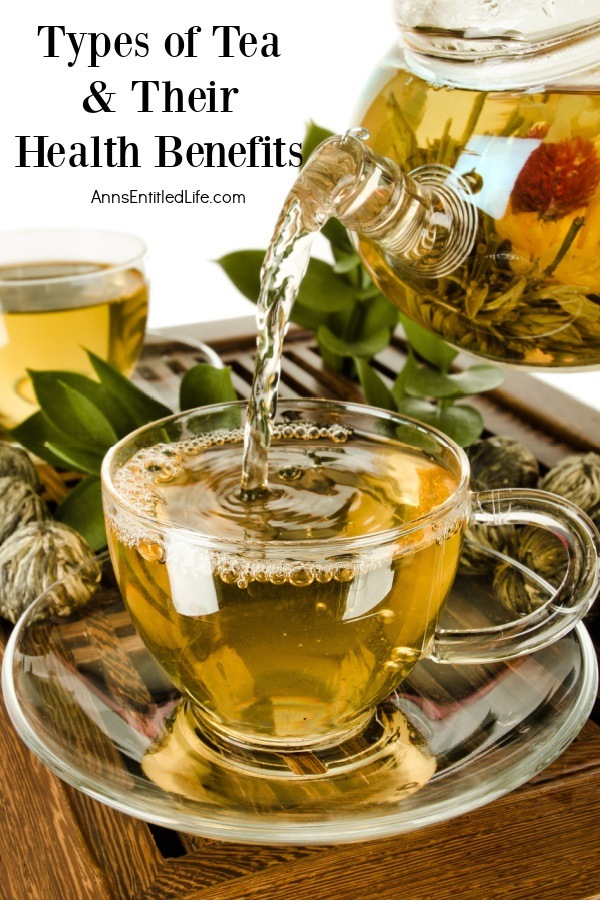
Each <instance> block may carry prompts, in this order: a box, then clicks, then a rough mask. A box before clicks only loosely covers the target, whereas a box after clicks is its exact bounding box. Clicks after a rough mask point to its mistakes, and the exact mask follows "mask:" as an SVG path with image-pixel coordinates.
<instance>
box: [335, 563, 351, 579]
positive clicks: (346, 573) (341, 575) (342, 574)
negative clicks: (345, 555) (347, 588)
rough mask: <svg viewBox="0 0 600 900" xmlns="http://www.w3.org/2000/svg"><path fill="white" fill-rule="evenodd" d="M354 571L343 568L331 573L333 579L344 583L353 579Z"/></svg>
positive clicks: (347, 567)
mask: <svg viewBox="0 0 600 900" xmlns="http://www.w3.org/2000/svg"><path fill="white" fill-rule="evenodd" d="M354 575H355V571H354V569H351V568H350V567H349V566H344V568H343V569H338V570H337V571H335V572H334V573H333V577H334V578H335V580H336V581H341V582H346V581H352V580H353V579H354Z"/></svg>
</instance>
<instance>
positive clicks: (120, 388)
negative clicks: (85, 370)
mask: <svg viewBox="0 0 600 900" xmlns="http://www.w3.org/2000/svg"><path fill="white" fill-rule="evenodd" d="M86 352H87V355H88V356H89V358H90V362H91V363H92V365H93V367H94V370H95V372H96V374H97V375H98V378H99V379H100V382H101V383H102V385H103V386H104V387H105V388H106V390H107V391H108V393H109V394H110V395H111V396H112V397H115V398H116V399H117V400H118V401H119V402H120V403H122V404H123V405H124V406H125V407H126V408H127V410H128V411H129V414H130V415H131V417H132V419H133V421H134V422H135V426H136V427H139V426H140V425H146V424H147V423H148V422H153V421H154V420H155V419H164V418H165V416H171V415H172V414H173V410H171V409H169V407H168V406H165V405H164V403H160V402H159V401H158V400H154V398H153V397H149V396H148V394H145V393H144V391H141V390H140V389H139V388H138V387H136V386H135V384H133V382H131V381H130V380H129V378H126V377H125V375H122V374H121V373H120V372H119V371H117V369H115V368H114V366H111V365H110V363H107V362H105V361H104V360H103V359H100V357H99V356H96V354H95V353H92V352H91V350H87V351H86Z"/></svg>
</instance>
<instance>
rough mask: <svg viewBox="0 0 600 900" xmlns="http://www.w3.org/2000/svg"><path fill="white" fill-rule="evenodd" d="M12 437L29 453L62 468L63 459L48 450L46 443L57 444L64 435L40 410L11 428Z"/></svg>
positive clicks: (63, 438)
mask: <svg viewBox="0 0 600 900" xmlns="http://www.w3.org/2000/svg"><path fill="white" fill-rule="evenodd" d="M10 434H11V435H12V437H13V438H14V439H15V440H16V441H18V442H19V443H20V444H22V446H23V447H26V448H27V450H29V451H30V452H31V453H34V454H35V455H36V456H39V457H40V459H43V460H45V461H46V462H48V463H50V465H52V466H58V467H59V468H62V467H63V466H64V460H63V459H62V458H61V457H59V456H56V454H54V453H52V451H51V450H49V448H48V445H50V444H53V445H54V444H56V445H59V444H61V443H62V442H64V440H65V435H64V434H63V433H62V431H59V430H58V428H55V427H54V425H53V424H52V422H51V421H50V419H49V418H48V417H47V416H45V415H44V413H43V412H42V411H41V410H38V412H35V413H33V415H31V416H29V418H27V419H25V421H24V422H21V424H20V425H17V426H16V427H15V428H13V429H11V432H10Z"/></svg>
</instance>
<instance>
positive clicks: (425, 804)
mask: <svg viewBox="0 0 600 900" xmlns="http://www.w3.org/2000/svg"><path fill="white" fill-rule="evenodd" d="M486 552H487V551H486ZM101 563H102V580H101V582H100V583H99V585H98V589H97V591H96V593H95V595H94V597H93V600H92V602H91V603H90V605H89V606H88V607H87V608H86V609H85V610H83V611H80V612H79V614H78V615H77V616H74V617H71V618H68V619H67V618H65V619H61V618H58V617H53V618H52V617H49V616H48V615H47V613H46V609H47V608H48V605H49V602H50V600H49V597H48V595H47V594H46V595H42V597H40V598H39V599H38V600H37V601H36V603H35V604H33V606H31V607H30V609H29V610H28V612H27V613H26V615H25V616H24V617H23V618H22V619H21V621H20V623H19V625H18V626H17V627H16V629H15V631H14V633H13V636H12V638H11V641H10V643H9V646H8V648H7V651H6V655H5V660H4V667H3V688H4V695H5V700H6V704H7V708H8V711H9V713H10V716H11V718H12V720H13V722H14V724H15V727H16V728H17V731H18V732H19V734H20V735H21V737H22V738H23V740H24V741H25V743H26V744H27V745H28V746H29V747H30V748H31V750H33V752H34V753H35V754H36V755H37V756H38V757H39V758H40V759H41V760H42V761H43V762H44V763H45V764H46V765H47V766H49V768H51V769H52V770H53V771H54V772H56V773H57V774H58V775H60V777H62V778H64V779H65V780H66V781H68V782H69V783H70V784H73V785H75V786H76V787H78V788H80V789H82V790H84V791H85V792H86V793H88V794H90V795H91V796H93V797H96V798H97V799H98V800H101V801H103V802H105V803H107V804H109V805H110V806H113V807H116V808H117V809H120V810H122V811H124V812H126V813H130V814H131V815H134V816H138V817H139V818H142V819H146V820H148V821H151V822H155V823H157V824H160V825H165V826H168V827H171V828H175V829H178V830H180V831H187V832H190V833H194V834H200V835H204V836H207V837H213V838H220V839H224V840H236V841H253V842H261V843H266V842H273V843H288V844H290V843H296V844H298V843H313V844H314V843H319V842H321V843H335V842H341V841H356V840H366V839H369V838H375V837H382V836H385V835H390V834H397V833H401V832H404V831H410V830H412V829H416V828H419V827H421V826H424V825H428V824H432V823H434V822H438V821H442V820H445V819H448V818H451V817H452V816H455V815H458V814H460V813H462V812H466V811H468V810H470V809H474V808H475V807H477V806H481V805H482V804H484V803H487V802H489V801H491V800H493V799H494V798H495V797H498V796H500V795H502V794H504V793H506V792H507V791H509V790H512V789H513V788H515V787H517V786H518V785H519V784H522V783H523V782H524V781H526V780H528V779H529V778H531V777H532V776H533V775H534V774H535V773H536V772H538V771H540V770H541V769H542V768H544V767H545V766H547V765H548V764H549V763H550V762H552V760H553V759H555V758H556V757H557V756H558V755H559V754H560V753H561V752H562V751H563V750H564V748H565V747H566V746H567V745H568V744H569V743H570V741H572V740H573V738H574V737H575V736H576V735H577V733H578V731H579V730H580V728H581V727H582V725H583V724H584V722H585V720H586V718H587V716H588V715H589V713H590V710H591V707H592V704H593V702H594V698H595V692H596V684H597V665H596V660H595V654H594V651H593V648H592V645H591V641H590V639H589V637H588V635H587V632H586V631H585V628H584V627H583V626H582V625H579V626H577V628H576V629H575V631H573V632H572V633H571V634H570V635H568V636H567V637H565V638H562V639H561V640H560V641H559V642H558V643H556V644H554V645H553V646H551V647H548V648H546V649H544V650H541V651H538V652H536V653H535V654H532V655H530V656H526V657H521V658H520V659H517V660H513V661H512V662H510V663H500V664H494V665H485V666H483V665H481V666H461V667H458V666H449V665H439V664H434V663H431V662H421V663H419V664H418V665H417V666H416V668H415V669H414V670H413V673H412V675H411V677H410V678H409V679H408V680H407V681H405V682H404V683H403V684H402V685H401V687H400V689H399V690H398V691H397V692H396V693H395V694H393V695H392V696H391V697H389V698H388V700H387V701H386V703H385V704H382V706H381V707H380V708H379V710H378V715H377V717H376V719H375V720H373V723H372V725H371V726H370V728H371V732H370V734H369V735H368V739H369V740H370V741H371V746H372V742H373V741H377V740H378V735H379V733H380V732H381V734H384V733H385V734H386V735H387V737H386V740H385V742H384V741H382V747H385V750H382V752H381V754H379V755H377V754H375V755H374V756H372V757H371V756H370V757H369V759H371V758H372V762H369V764H368V766H367V767H364V768H362V769H361V770H360V773H361V774H360V778H357V777H356V776H355V775H352V776H350V775H348V774H347V773H346V772H345V771H344V768H343V766H342V767H338V769H337V770H335V771H331V772H328V771H325V772H323V767H322V765H321V761H319V765H315V764H314V760H312V759H311V754H310V753H306V754H294V755H293V758H291V757H283V756H282V758H281V767H280V769H279V770H278V771H277V773H271V774H269V775H267V776H266V777H263V776H261V777H257V775H256V772H255V771H248V770H247V767H245V765H244V759H243V757H242V756H241V755H240V758H239V759H234V760H232V759H231V758H228V760H227V767H225V766H222V765H221V760H222V756H221V753H220V748H219V746H218V743H212V742H211V740H210V739H209V737H208V736H207V735H205V734H202V735H201V734H199V733H198V730H197V726H196V724H195V720H194V718H193V715H192V713H191V710H190V708H189V706H188V704H187V703H186V702H185V701H183V700H182V699H181V698H180V696H179V694H178V693H177V692H176V690H175V689H174V688H173V686H172V685H171V683H170V682H169V681H168V679H167V678H166V676H165V675H164V673H163V672H162V670H161V669H160V668H159V667H158V666H157V664H156V663H155V662H154V661H153V659H152V657H151V656H150V655H149V654H148V652H147V650H146V648H145V646H144V645H143V643H142V641H141V640H140V638H139V637H138V635H137V633H136V631H135V629H134V627H133V625H132V623H131V619H130V617H129V614H128V612H127V610H126V609H125V607H124V605H123V603H122V601H121V598H120V595H119V592H118V590H117V588H116V586H115V582H114V578H113V574H112V568H111V565H110V561H109V560H108V557H107V556H104V557H102V558H101ZM94 565H97V563H94ZM446 616H447V623H448V624H449V627H452V626H453V625H455V624H457V623H460V625H461V626H462V627H469V626H472V627H480V626H481V624H484V623H485V622H487V623H488V624H489V623H497V621H498V610H497V603H496V601H495V600H494V598H493V595H492V594H491V591H490V590H489V588H488V586H487V584H486V580H485V578H484V577H480V576H464V577H459V578H458V579H457V581H456V583H455V586H454V588H453V591H452V596H451V599H450V602H449V604H448V609H447V613H446ZM444 624H445V623H444ZM390 733H391V734H392V735H393V737H394V739H393V741H391V742H390V741H389V735H390ZM363 739H365V735H364V734H363V735H361V736H359V737H358V738H357V739H356V740H355V741H352V746H351V747H349V748H348V752H349V754H354V755H355V754H356V753H360V751H361V747H360V743H357V742H360V740H363Z"/></svg>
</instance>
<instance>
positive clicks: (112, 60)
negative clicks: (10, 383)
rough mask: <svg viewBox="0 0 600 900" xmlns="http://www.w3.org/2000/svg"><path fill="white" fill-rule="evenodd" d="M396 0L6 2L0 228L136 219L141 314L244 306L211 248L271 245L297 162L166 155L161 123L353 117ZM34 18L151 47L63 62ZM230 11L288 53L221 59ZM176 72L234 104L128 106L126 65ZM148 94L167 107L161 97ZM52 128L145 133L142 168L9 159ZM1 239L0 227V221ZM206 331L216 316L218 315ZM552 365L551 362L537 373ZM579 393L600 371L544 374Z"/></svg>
mask: <svg viewBox="0 0 600 900" xmlns="http://www.w3.org/2000/svg"><path fill="white" fill-rule="evenodd" d="M391 6H392V4H391V0H376V2H372V3H365V2H364V0H302V2H301V3H294V4H291V3H286V2H281V0H254V2H249V0H206V2H203V3H201V2H198V0H195V2H192V0H177V2H175V3H170V4H169V3H153V4H147V3H141V2H139V0H127V2H123V0H104V2H103V3H102V4H99V5H94V7H92V4H91V3H82V2H81V0H51V2H48V0H29V2H26V3H20V4H18V5H16V4H15V5H12V6H11V9H10V12H9V11H8V10H6V9H5V11H4V14H3V16H2V20H3V21H2V28H0V75H1V79H2V119H1V126H0V128H1V132H0V179H1V184H2V194H1V204H2V205H1V207H0V227H1V228H2V229H12V228H23V227H29V226H36V227H42V226H90V227H96V228H107V229H117V230H123V231H130V232H133V233H136V234H138V235H140V237H142V238H143V239H144V240H145V242H146V243H147V245H148V264H149V272H150V276H151V281H152V299H151V316H150V326H151V327H160V326H166V325H176V324H180V323H186V322H198V321H210V320H220V319H223V318H227V317H237V316H240V315H247V314H248V313H251V312H252V311H253V307H251V305H250V304H249V303H247V301H245V300H243V298H241V296H240V295H239V294H238V293H237V291H236V290H235V288H233V286H232V285H231V284H230V283H229V282H228V280H227V278H226V277H225V276H224V275H223V274H222V273H221V271H220V269H219V267H218V266H216V265H215V263H214V262H212V261H213V260H215V259H217V258H219V257H220V256H222V255H224V254H226V253H229V252H231V251H233V250H236V249H241V248H245V247H264V246H265V245H266V243H267V241H268V239H269V237H270V235H271V232H272V229H273V225H274V221H275V218H276V216H277V212H278V210H279V207H280V205H281V201H282V200H283V197H284V196H285V194H286V192H287V190H288V188H289V186H290V184H291V182H292V180H293V178H294V176H295V174H297V170H296V169H293V168H286V169H274V168H272V169H262V168H257V169H250V168H247V167H241V168H238V169H235V168H223V169H218V168H215V169H209V168H205V167H200V168H190V167H189V166H187V165H182V166H181V167H179V168H173V169H159V168H155V163H156V140H155V137H154V136H155V135H157V134H174V135H178V136H179V137H180V138H181V139H182V141H183V144H184V146H185V145H187V144H188V143H191V142H193V141H199V142H206V141H222V142H223V143H225V144H226V145H229V144H231V143H234V142H238V141H239V142H242V143H246V142H247V141H248V140H249V139H250V138H251V137H252V136H253V135H270V136H271V138H273V139H274V138H277V137H281V138H282V139H283V140H284V141H286V142H287V143H288V144H289V143H292V142H296V141H300V140H301V139H302V135H303V133H304V128H305V124H306V122H307V121H308V120H310V119H314V120H315V121H316V122H318V123H319V124H321V125H323V126H325V127H328V128H331V129H332V130H336V131H339V130H343V129H345V128H346V127H347V126H348V125H349V124H353V119H352V117H353V110H354V108H355V106H356V104H357V103H358V101H359V99H360V96H361V93H362V92H363V90H364V87H365V84H366V83H367V81H368V79H369V77H370V75H371V73H372V72H373V70H374V68H375V66H376V64H377V62H378V60H380V59H381V57H382V56H383V55H384V53H385V51H386V50H387V49H388V48H389V47H390V46H391V44H392V42H393V41H394V39H395V27H394V22H393V13H392V8H391ZM40 25H63V26H64V27H65V28H66V29H67V30H68V31H74V32H90V31H96V32H98V31H103V32H106V33H107V34H108V35H109V36H111V37H112V38H114V37H116V35H117V34H119V33H120V32H128V33H129V34H131V35H135V34H137V33H138V32H147V33H148V43H149V45H150V52H149V54H148V56H147V57H146V58H144V59H140V58H135V57H133V55H132V56H130V57H129V58H127V59H120V58H118V57H117V56H116V55H115V54H113V53H111V54H110V55H109V56H108V57H107V58H106V59H105V60H104V61H101V62H100V65H99V67H98V68H89V67H88V63H89V56H88V54H87V52H86V51H87V49H88V46H89V45H88V43H87V42H85V43H84V45H83V47H82V50H81V53H80V57H79V59H78V61H77V62H76V63H75V64H74V65H73V66H71V67H69V66H68V62H69V61H71V60H72V59H73V51H72V48H71V47H70V44H69V42H68V39H67V38H64V39H62V38H61V39H60V40H59V42H58V44H57V51H58V52H59V53H60V56H59V57H58V58H54V59H50V58H44V54H45V52H46V46H47V44H46V38H45V37H39V36H38V35H37V28H38V26H40ZM192 25H200V26H201V27H202V33H201V35H200V36H199V38H197V44H196V49H197V54H198V55H197V57H196V58H193V59H185V58H180V59H171V58H169V57H168V56H167V54H166V52H165V50H164V39H165V37H166V36H167V35H168V34H169V33H171V32H174V31H179V32H185V31H186V30H187V29H188V28H189V27H190V26H192ZM217 25H239V26H240V28H241V30H242V32H253V33H254V34H256V35H257V36H258V37H259V38H260V37H261V36H262V35H263V34H264V33H266V32H275V33H276V34H277V35H278V38H279V47H280V52H281V57H280V58H279V59H273V58H263V57H262V56H261V55H259V54H257V55H256V56H254V57H253V58H249V59H246V58H244V57H243V56H242V55H241V54H239V53H237V54H236V56H235V57H234V58H232V59H223V58H219V52H220V41H219V40H218V39H216V38H214V37H213V36H212V29H213V26H217ZM141 79H152V80H170V81H171V84H172V85H173V86H177V87H181V88H183V89H185V90H186V91H190V90H192V89H193V88H195V87H208V83H209V81H211V80H213V81H215V82H216V84H217V86H219V87H221V86H223V87H237V88H238V89H239V92H240V93H239V94H238V95H236V96H235V97H234V98H233V104H232V105H233V112H231V113H206V112H201V113H194V112H191V111H187V112H184V113H165V112H160V111H155V112H153V113H147V114H144V113H139V112H137V108H138V102H137V100H136V96H137V95H134V94H133V93H132V92H131V88H130V85H131V82H132V81H134V80H141ZM97 80H102V81H104V82H106V84H107V87H108V90H110V91H114V92H115V98H114V100H113V104H112V105H113V107H114V109H115V110H116V111H115V112H114V113H110V114H109V113H98V114H95V115H91V114H89V113H86V112H85V111H84V110H83V106H82V102H83V100H84V98H85V97H86V96H87V95H88V94H89V93H90V87H89V86H90V83H91V82H92V81H97ZM156 109H157V110H160V105H159V103H158V101H157V105H156ZM19 134H28V135H34V134H45V135H48V136H49V140H51V141H58V142H60V143H62V144H63V145H66V146H67V147H68V145H69V144H71V143H73V142H75V141H83V142H86V141H88V142H89V137H90V135H95V134H98V135H101V136H102V137H103V138H106V137H114V136H116V135H121V134H124V135H126V136H127V138H128V139H129V140H132V141H135V142H136V143H137V144H138V146H139V148H140V162H141V164H142V168H140V169H117V168H112V169H109V168H99V169H92V168H89V169H78V168H71V167H68V166H67V165H64V166H62V167H61V168H57V169H51V168H44V169H36V168H27V169H25V168H17V167H16V163H17V162H18V152H17V141H16V139H15V135H19ZM130 188H137V189H138V190H140V191H158V190H161V189H164V190H167V191H173V192H174V191H180V190H182V189H186V188H187V189H188V190H189V191H195V190H198V189H199V190H201V191H203V192H206V193H211V194H212V193H214V192H217V191H219V192H230V193H233V192H243V193H244V194H245V195H246V203H245V205H243V206H242V205H236V206H233V205H232V206H225V205H223V206H219V205H215V204H212V205H205V206H201V205H194V206H191V205H190V206H180V205H172V206H167V205H157V206H125V205H123V204H121V205H119V206H112V205H111V206H109V205H105V206H100V205H98V204H94V205H92V204H91V202H90V201H91V197H92V194H93V192H94V190H96V189H97V190H98V191H100V192H104V193H113V192H120V191H125V190H129V189H130ZM0 240H1V235H0ZM211 330H212V332H213V333H214V327H213V329H211ZM544 377H546V376H544ZM547 377H548V378H550V379H552V380H554V381H555V382H556V381H557V380H558V382H559V384H560V386H561V387H562V388H563V389H565V390H567V391H569V392H570V393H572V394H573V395H576V396H579V397H581V398H582V399H584V400H586V401H587V402H590V403H594V405H598V406H600V397H598V396H597V394H598V387H599V384H598V382H599V381H600V378H599V376H598V374H597V373H589V372H588V373H585V374H576V375H561V376H547Z"/></svg>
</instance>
